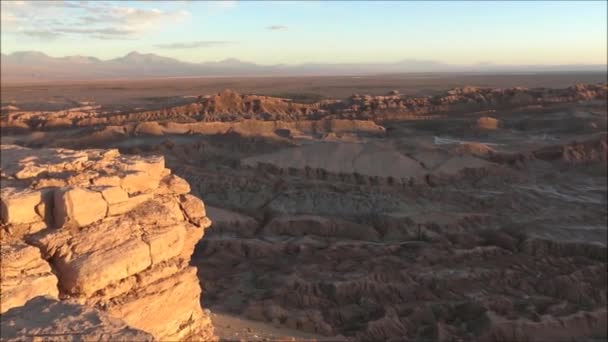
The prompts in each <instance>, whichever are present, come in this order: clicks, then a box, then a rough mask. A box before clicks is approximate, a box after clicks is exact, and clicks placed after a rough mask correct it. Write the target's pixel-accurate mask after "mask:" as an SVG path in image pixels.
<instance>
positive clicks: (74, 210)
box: [54, 187, 108, 227]
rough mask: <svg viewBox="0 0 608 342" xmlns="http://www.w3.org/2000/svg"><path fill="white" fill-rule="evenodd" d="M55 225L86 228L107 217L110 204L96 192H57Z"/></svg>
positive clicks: (71, 189) (55, 198)
mask: <svg viewBox="0 0 608 342" xmlns="http://www.w3.org/2000/svg"><path fill="white" fill-rule="evenodd" d="M54 203H55V208H54V216H55V224H56V225H57V226H58V227H62V226H64V225H65V224H68V223H70V224H75V225H76V226H78V227H82V226H86V225H88V224H91V223H93V222H95V221H97V220H100V219H102V218H104V217H105V216H106V213H107V210H108V204H107V203H106V201H105V200H104V199H103V196H102V195H101V194H100V193H99V192H96V191H92V190H87V189H82V188H73V187H72V188H63V189H58V190H56V191H55V196H54Z"/></svg>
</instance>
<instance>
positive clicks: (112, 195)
mask: <svg viewBox="0 0 608 342" xmlns="http://www.w3.org/2000/svg"><path fill="white" fill-rule="evenodd" d="M100 192H101V195H102V196H103V199H104V200H106V202H107V203H108V204H110V205H111V204H115V203H120V202H124V201H127V200H129V194H128V193H127V192H126V191H124V190H123V189H122V188H121V187H119V186H111V187H107V188H104V189H102V190H101V191H100Z"/></svg>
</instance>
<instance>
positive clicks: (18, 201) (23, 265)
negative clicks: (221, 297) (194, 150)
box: [0, 145, 214, 340]
mask: <svg viewBox="0 0 608 342" xmlns="http://www.w3.org/2000/svg"><path fill="white" fill-rule="evenodd" d="M1 151H2V179H1V180H2V197H1V208H2V210H1V213H2V229H1V233H2V236H1V238H2V259H3V263H2V268H1V269H2V279H1V286H2V297H0V299H1V304H2V306H1V311H0V312H2V313H5V312H10V313H11V315H9V316H10V317H13V316H16V315H18V312H25V313H27V312H28V309H27V308H28V307H31V306H36V305H38V306H39V304H40V303H38V302H35V303H33V304H32V302H33V301H32V299H33V298H35V297H38V296H47V297H49V298H48V299H47V300H51V299H52V298H55V299H59V300H61V301H66V300H69V305H68V304H67V302H66V304H65V305H64V304H52V305H53V308H54V309H53V310H55V311H56V310H61V307H65V308H66V310H67V309H70V310H68V311H69V312H66V314H65V315H64V316H69V315H70V314H74V312H76V313H77V312H79V310H80V311H82V312H83V313H86V312H90V311H91V310H95V312H97V311H103V313H95V314H99V315H102V316H103V315H107V316H109V317H111V319H119V320H122V321H124V324H126V325H128V326H129V327H130V328H134V329H138V330H141V331H143V332H146V333H148V334H149V335H151V336H152V337H153V338H155V339H158V340H184V339H189V338H193V339H197V340H213V339H214V335H213V328H212V326H211V322H210V319H209V317H208V315H207V314H206V313H205V312H204V311H203V310H202V308H201V305H200V296H201V289H200V285H199V280H198V278H197V275H196V268H195V267H192V266H189V261H190V257H191V255H192V253H193V250H194V246H195V244H196V243H197V242H198V241H199V240H200V239H201V238H202V237H203V234H204V231H205V229H206V228H208V227H209V226H210V225H211V221H210V220H209V219H208V218H207V217H206V213H205V206H204V204H203V202H202V201H201V200H200V199H198V198H197V197H194V196H192V195H190V194H189V192H190V186H189V184H188V183H187V182H186V181H185V180H183V179H181V178H179V177H177V176H175V175H173V174H172V173H171V171H170V170H169V169H167V168H165V162H164V158H163V157H159V156H148V157H138V156H123V155H120V153H119V152H118V151H117V150H82V151H73V150H66V149H27V148H22V147H18V146H13V145H2V150H1ZM36 300H38V301H40V300H41V299H39V298H38V299H36ZM51 302H52V301H51ZM49 305H50V304H49ZM70 305H72V306H73V305H82V306H84V307H83V308H81V309H74V308H73V307H72V306H70ZM21 307H24V308H22V310H21V311H19V309H20V308H21ZM11 309H12V310H11ZM90 315H93V314H90ZM64 316H62V317H64ZM77 316H78V314H77ZM103 317H105V316H103ZM108 319H109V318H108ZM74 320H75V321H78V318H74ZM12 322H13V323H12V324H13V325H14V324H20V322H21V323H24V322H27V318H23V317H21V318H19V319H17V318H15V319H13V320H12ZM3 324H4V320H3ZM7 324H8V323H7ZM49 324H53V323H52V322H50V323H49ZM83 324H84V323H83ZM121 324H123V323H120V324H118V323H117V324H115V326H116V327H118V328H116V327H112V326H108V329H106V332H105V333H104V334H105V335H104V336H109V337H108V338H109V339H110V340H113V339H112V338H111V333H112V331H117V332H119V331H121V330H120V329H119V328H120V327H121ZM83 326H86V324H84V325H83ZM23 328H24V329H23V330H20V332H21V333H24V334H27V333H28V332H27V331H28V325H27V324H25V323H24V326H23ZM115 328H116V329H115ZM37 329H38V330H36V331H38V332H40V331H42V332H44V331H46V330H45V328H44V327H40V326H38V327H37ZM12 330H14V329H12ZM12 330H11V331H12ZM47 330H48V329H47ZM3 331H4V329H3ZM129 331H131V330H129ZM13 332H14V331H13ZM143 332H142V334H144V335H138V336H139V337H138V338H140V337H141V339H146V336H148V335H146V334H145V333H143ZM108 334H110V335H108ZM120 336H122V335H120V334H119V335H117V338H118V339H120V338H122V337H120ZM125 336H126V337H124V336H123V337H124V338H126V339H128V336H131V335H128V334H127V335H125ZM13 337H15V338H19V335H18V334H17V335H15V336H13ZM132 337H137V336H135V335H133V336H132ZM148 337H149V336H148ZM3 338H4V336H3ZM7 338H8V337H7Z"/></svg>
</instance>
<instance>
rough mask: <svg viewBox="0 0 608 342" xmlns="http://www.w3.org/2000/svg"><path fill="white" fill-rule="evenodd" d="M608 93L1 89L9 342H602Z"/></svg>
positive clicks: (448, 81) (265, 81) (572, 87)
mask: <svg viewBox="0 0 608 342" xmlns="http://www.w3.org/2000/svg"><path fill="white" fill-rule="evenodd" d="M607 96H608V83H606V74H605V73H601V72H600V73H593V72H580V73H538V74H535V73H529V74H523V73H522V74H512V73H494V74H471V73H468V74H465V73H441V74H437V73H425V74H390V75H376V76H356V77H354V76H353V77H347V76H340V77H338V76H336V77H314V76H307V77H267V78H254V77H252V78H242V77H240V78H235V77H226V78H183V79H182V78H175V79H154V80H139V81H124V80H123V81H119V80H115V81H112V80H103V81H91V82H68V81H65V82H63V81H62V82H57V83H20V84H3V86H2V103H1V105H2V109H1V116H0V129H1V134H2V150H1V156H2V164H1V167H2V168H1V170H2V178H1V181H2V226H1V228H2V229H1V233H2V236H1V238H2V257H3V263H2V282H1V285H2V297H1V298H2V303H3V307H2V310H1V312H2V317H3V318H2V334H3V335H2V340H3V341H4V340H7V341H12V340H15V341H17V340H21V339H20V338H23V336H24V335H23V334H24V331H25V332H26V333H25V334H26V335H27V334H29V333H30V332H31V334H30V335H27V336H33V335H36V334H38V335H36V336H47V337H48V336H51V337H49V339H48V340H53V337H52V336H69V335H70V334H71V333H73V331H71V330H70V327H72V328H71V329H81V330H83V331H86V333H84V334H85V335H84V336H85V339H86V338H88V339H93V340H104V338H105V339H107V338H108V337H109V336H110V337H111V336H114V337H116V338H118V339H121V340H125V341H129V340H151V339H156V340H177V339H190V340H213V339H219V340H222V341H224V340H225V341H235V340H236V341H239V340H244V341H262V340H266V341H275V340H285V341H293V340H297V341H302V340H307V341H308V340H319V341H405V340H411V341H472V340H479V341H603V340H605V338H606V337H607V334H606V329H607V326H606V321H607V319H608V317H607V316H608V314H607V310H606V304H607V289H608V275H607V272H606V267H607V241H606V240H607V237H608V235H607V232H608V230H607V219H608V210H607V209H606V208H607V205H608V188H607V187H608V180H607V172H608V169H607V156H608V135H607V123H608V121H607V119H608V116H607ZM201 200H202V201H201ZM203 202H204V203H203ZM38 296H46V297H42V298H38ZM35 297H36V299H35V300H32V298H35ZM42 307H46V309H45V310H46V311H44V312H45V315H48V318H39V319H34V318H33V317H34V316H32V315H34V313H35V312H38V311H40V310H42V309H41V308H42ZM49 308H50V309H49ZM142 313H145V314H144V316H145V317H143V318H142ZM53 315H55V316H53ZM28 317H29V318H28ZM45 317H46V316H45ZM44 319H47V321H44ZM49 322H51V323H52V322H55V323H53V324H54V325H53V324H51V323H49ZM49 324H50V325H49ZM49 326H51V328H49ZM74 327H77V328H74ZM49 334H50V335H49ZM53 334H59V335H53ZM86 334H88V335H86ZM66 340H70V341H71V340H72V339H66ZM110 340H112V339H110ZM114 340H115V339H114Z"/></svg>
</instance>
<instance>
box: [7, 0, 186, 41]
mask: <svg viewBox="0 0 608 342" xmlns="http://www.w3.org/2000/svg"><path fill="white" fill-rule="evenodd" d="M1 10H2V17H1V22H0V24H2V28H3V33H4V31H6V32H7V33H16V34H22V35H25V36H29V37H35V38H41V39H46V38H57V37H74V36H85V37H88V38H92V39H112V38H113V37H114V38H115V39H118V40H122V39H133V38H135V37H137V36H139V35H141V34H145V33H148V32H151V31H154V30H157V29H159V28H162V27H164V26H167V25H169V24H174V23H177V22H181V21H183V20H184V19H186V18H187V17H189V16H190V13H188V12H187V11H184V10H175V11H169V10H167V11H163V10H160V9H156V8H133V7H129V6H123V4H122V3H120V2H113V3H112V2H106V1H65V0H64V1H35V2H33V1H23V2H16V1H2V8H1ZM57 18H61V20H57ZM40 28H44V29H40Z"/></svg>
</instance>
